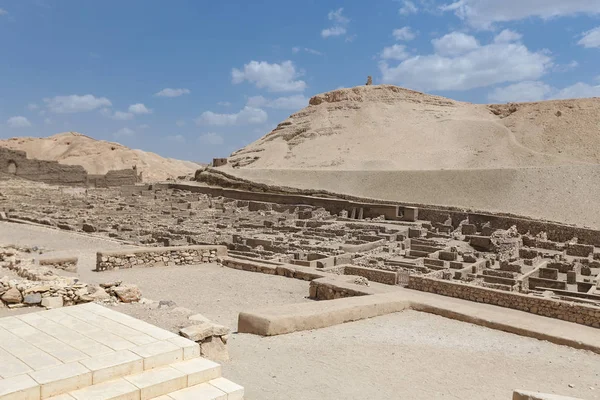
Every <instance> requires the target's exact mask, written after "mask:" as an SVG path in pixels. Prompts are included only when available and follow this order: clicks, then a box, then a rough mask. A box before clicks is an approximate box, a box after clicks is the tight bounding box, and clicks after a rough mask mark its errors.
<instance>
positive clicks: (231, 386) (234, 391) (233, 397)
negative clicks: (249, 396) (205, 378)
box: [209, 378, 244, 400]
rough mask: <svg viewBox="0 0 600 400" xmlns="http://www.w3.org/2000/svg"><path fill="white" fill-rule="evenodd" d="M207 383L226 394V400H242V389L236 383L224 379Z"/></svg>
mask: <svg viewBox="0 0 600 400" xmlns="http://www.w3.org/2000/svg"><path fill="white" fill-rule="evenodd" d="M209 383H210V384H211V385H213V386H214V387H216V388H217V389H219V390H222V391H223V392H225V393H227V400H242V399H243V398H244V388H243V387H242V386H240V385H238V384H237V383H233V382H231V381H230V380H227V379H225V378H217V379H213V380H212V381H210V382H209Z"/></svg>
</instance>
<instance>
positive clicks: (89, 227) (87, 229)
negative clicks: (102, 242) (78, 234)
mask: <svg viewBox="0 0 600 400" xmlns="http://www.w3.org/2000/svg"><path fill="white" fill-rule="evenodd" d="M81 229H83V231H84V232H87V233H92V232H96V231H97V229H96V227H95V226H94V225H91V224H83V227H82V228H81Z"/></svg>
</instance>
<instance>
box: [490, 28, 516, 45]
mask: <svg viewBox="0 0 600 400" xmlns="http://www.w3.org/2000/svg"><path fill="white" fill-rule="evenodd" d="M522 37H523V35H521V34H520V33H519V32H515V31H511V30H510V29H505V30H503V31H502V32H500V33H499V34H497V35H496V37H494V43H510V42H518V41H519V40H521V38H522Z"/></svg>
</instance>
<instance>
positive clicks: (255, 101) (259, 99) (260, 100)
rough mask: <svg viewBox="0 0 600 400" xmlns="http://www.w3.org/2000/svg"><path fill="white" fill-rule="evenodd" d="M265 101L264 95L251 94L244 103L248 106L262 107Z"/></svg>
mask: <svg viewBox="0 0 600 400" xmlns="http://www.w3.org/2000/svg"><path fill="white" fill-rule="evenodd" d="M267 102H268V100H267V99H266V98H265V97H264V96H251V97H248V100H247V101H246V105H247V106H248V107H263V106H264V105H266V104H267Z"/></svg>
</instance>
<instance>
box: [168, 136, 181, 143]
mask: <svg viewBox="0 0 600 400" xmlns="http://www.w3.org/2000/svg"><path fill="white" fill-rule="evenodd" d="M166 139H167V140H169V141H171V142H177V143H185V136H183V135H170V136H167V137H166Z"/></svg>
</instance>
